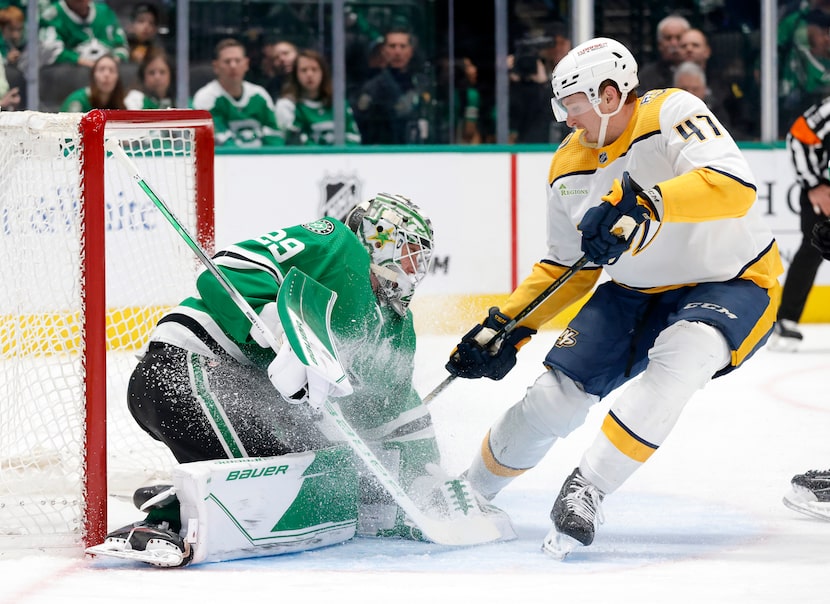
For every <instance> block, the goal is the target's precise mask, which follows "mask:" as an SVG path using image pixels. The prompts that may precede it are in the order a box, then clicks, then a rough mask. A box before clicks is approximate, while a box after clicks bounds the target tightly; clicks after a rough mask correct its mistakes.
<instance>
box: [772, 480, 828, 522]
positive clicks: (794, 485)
mask: <svg viewBox="0 0 830 604" xmlns="http://www.w3.org/2000/svg"><path fill="white" fill-rule="evenodd" d="M790 487H791V488H790V491H789V492H788V493H787V494H786V495H784V499H783V501H784V505H785V506H787V507H788V508H790V509H791V510H795V511H796V512H801V513H802V514H807V515H808V516H812V517H813V518H820V519H821V520H830V470H824V471H820V470H810V471H809V472H807V473H806V474H797V475H796V476H793V479H792V481H790Z"/></svg>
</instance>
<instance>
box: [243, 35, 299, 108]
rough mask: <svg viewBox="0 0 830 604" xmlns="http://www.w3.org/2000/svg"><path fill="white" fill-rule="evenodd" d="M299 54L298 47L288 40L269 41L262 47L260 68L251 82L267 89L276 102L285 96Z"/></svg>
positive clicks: (253, 75)
mask: <svg viewBox="0 0 830 604" xmlns="http://www.w3.org/2000/svg"><path fill="white" fill-rule="evenodd" d="M297 53H298V50H297V46H296V45H295V44H293V43H291V42H289V41H287V40H276V41H267V42H266V43H265V44H264V45H263V46H262V56H261V57H260V62H259V66H258V68H257V70H256V73H255V74H252V76H251V81H252V82H253V83H254V84H259V85H260V86H262V87H263V88H265V90H266V91H268V94H269V95H271V99H273V100H274V101H276V100H277V99H279V98H280V97H281V96H282V95H283V86H284V85H285V83H286V82H287V81H288V80H289V79H290V77H291V74H292V72H293V71H294V64H295V63H296V61H297Z"/></svg>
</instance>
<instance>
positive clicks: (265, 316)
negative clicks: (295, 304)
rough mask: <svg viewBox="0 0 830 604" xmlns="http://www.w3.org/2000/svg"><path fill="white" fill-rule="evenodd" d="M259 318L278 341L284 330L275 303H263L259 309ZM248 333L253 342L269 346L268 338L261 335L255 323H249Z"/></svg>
mask: <svg viewBox="0 0 830 604" xmlns="http://www.w3.org/2000/svg"><path fill="white" fill-rule="evenodd" d="M259 318H260V319H262V320H263V321H264V322H265V326H266V327H267V328H268V329H270V330H271V333H272V334H274V337H275V338H277V341H279V340H280V339H281V338H282V334H284V333H285V330H284V329H283V328H282V323H281V322H280V317H279V315H278V314H277V303H276V302H268V303H267V304H265V305H263V307H262V310H260V311H259ZM250 334H251V339H252V340H253V341H254V342H256V343H257V344H259V345H260V346H262V347H263V348H271V345H270V344H269V343H268V340H266V339H265V336H264V335H262V332H261V331H260V330H259V329H258V328H257V326H256V325H251V331H250Z"/></svg>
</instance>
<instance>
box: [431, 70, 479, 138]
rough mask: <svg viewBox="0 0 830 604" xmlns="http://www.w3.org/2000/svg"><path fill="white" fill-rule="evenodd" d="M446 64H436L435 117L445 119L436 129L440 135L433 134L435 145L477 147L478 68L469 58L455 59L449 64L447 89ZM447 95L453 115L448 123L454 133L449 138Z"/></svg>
mask: <svg viewBox="0 0 830 604" xmlns="http://www.w3.org/2000/svg"><path fill="white" fill-rule="evenodd" d="M449 67H450V62H449V61H448V60H442V61H441V62H440V77H439V86H438V92H437V96H438V101H439V103H440V104H441V106H442V109H441V110H439V115H441V116H446V117H445V119H443V120H441V121H440V123H438V124H437V125H436V127H437V128H440V134H438V133H437V134H436V136H435V137H434V140H435V141H436V142H444V143H455V144H459V145H478V144H481V132H480V130H479V119H480V117H481V96H480V94H479V91H478V87H477V83H478V67H477V66H476V65H475V63H473V61H472V59H470V58H469V57H464V58H461V59H456V60H455V61H454V62H453V63H452V67H453V69H452V78H453V86H450V85H449V84H450V69H449ZM450 91H452V93H453V97H452V99H453V103H452V108H453V111H454V115H453V118H454V119H453V120H452V123H453V124H454V125H455V132H454V134H453V136H452V137H451V136H450V129H449V122H450V119H449V107H450V102H449V100H450Z"/></svg>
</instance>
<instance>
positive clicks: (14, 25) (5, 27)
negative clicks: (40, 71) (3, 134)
mask: <svg viewBox="0 0 830 604" xmlns="http://www.w3.org/2000/svg"><path fill="white" fill-rule="evenodd" d="M24 44H25V40H24V17H23V11H22V10H21V9H20V7H18V6H14V5H11V6H6V7H4V8H2V9H0V68H2V71H3V77H2V80H3V82H5V84H3V85H0V90H2V91H3V92H2V93H0V108H2V109H4V110H6V111H9V110H13V109H17V108H20V107H25V106H26V103H25V97H24V93H25V90H26V78H25V75H24V71H23V70H24V69H25V53H24Z"/></svg>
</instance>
